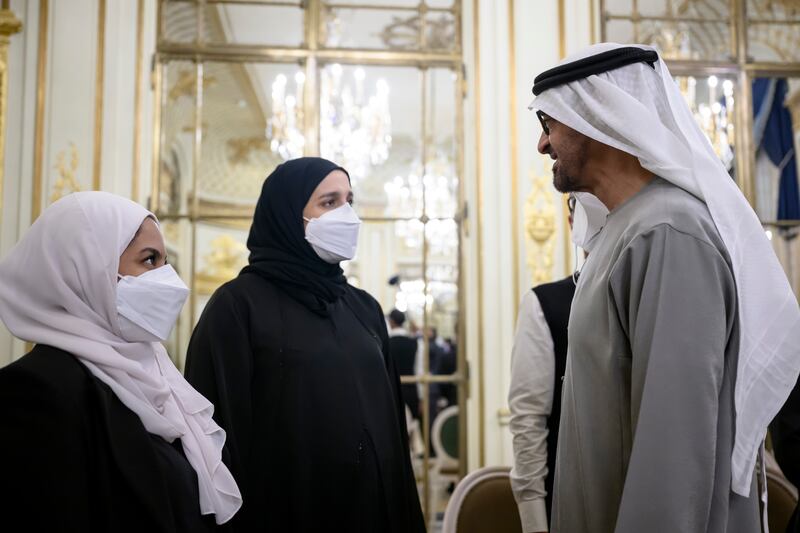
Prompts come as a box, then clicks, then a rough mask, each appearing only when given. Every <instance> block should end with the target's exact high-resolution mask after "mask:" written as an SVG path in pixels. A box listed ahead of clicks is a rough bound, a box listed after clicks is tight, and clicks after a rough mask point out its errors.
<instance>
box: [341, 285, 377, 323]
mask: <svg viewBox="0 0 800 533" xmlns="http://www.w3.org/2000/svg"><path fill="white" fill-rule="evenodd" d="M346 294H347V297H348V298H349V300H350V301H351V302H354V303H357V304H358V305H360V306H362V307H363V308H364V310H367V309H368V310H370V311H372V312H374V313H376V314H377V315H380V316H383V309H382V307H381V304H380V303H379V302H378V300H376V299H375V297H374V296H372V295H371V294H370V293H368V292H367V291H365V290H364V289H360V288H358V287H354V286H353V285H350V284H349V283H348V284H347V292H346Z"/></svg>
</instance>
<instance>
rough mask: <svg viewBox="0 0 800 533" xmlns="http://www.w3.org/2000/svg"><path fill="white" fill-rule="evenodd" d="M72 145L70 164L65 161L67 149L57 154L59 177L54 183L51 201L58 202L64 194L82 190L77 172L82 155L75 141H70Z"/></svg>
mask: <svg viewBox="0 0 800 533" xmlns="http://www.w3.org/2000/svg"><path fill="white" fill-rule="evenodd" d="M69 147H70V161H69V165H67V163H66V162H65V161H64V159H65V156H66V151H67V150H66V149H64V150H61V151H60V152H58V155H56V165H55V168H56V170H58V179H56V181H55V183H53V190H52V192H51V193H50V203H53V202H57V201H58V200H60V199H61V198H63V197H64V196H66V195H67V194H69V193H72V192H78V191H80V190H81V184H80V183H79V182H78V180H77V178H76V177H75V174H76V173H77V172H78V166H79V165H80V156H79V155H78V149H77V148H76V147H75V143H69Z"/></svg>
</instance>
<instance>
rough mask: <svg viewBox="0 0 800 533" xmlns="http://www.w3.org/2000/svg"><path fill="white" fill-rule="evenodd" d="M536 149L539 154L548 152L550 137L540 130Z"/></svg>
mask: <svg viewBox="0 0 800 533" xmlns="http://www.w3.org/2000/svg"><path fill="white" fill-rule="evenodd" d="M536 149H537V150H539V153H540V154H549V153H550V137H549V136H547V135H545V133H544V132H542V135H541V136H540V137H539V144H538V145H537V146H536Z"/></svg>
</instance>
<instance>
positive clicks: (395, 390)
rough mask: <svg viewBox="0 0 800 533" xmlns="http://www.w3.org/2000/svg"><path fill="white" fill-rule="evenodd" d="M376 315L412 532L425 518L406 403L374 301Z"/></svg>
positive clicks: (382, 322)
mask: <svg viewBox="0 0 800 533" xmlns="http://www.w3.org/2000/svg"><path fill="white" fill-rule="evenodd" d="M376 307H377V312H378V317H377V323H378V324H379V326H378V337H379V338H380V341H381V348H382V351H383V359H384V361H385V363H386V371H387V373H388V374H389V383H390V384H391V387H392V396H393V397H394V403H395V410H396V411H397V422H398V424H399V425H400V437H401V440H402V446H403V457H404V461H403V470H404V472H405V488H406V491H407V499H406V501H407V502H408V503H409V509H408V520H409V521H408V523H409V525H411V526H412V527H414V529H413V530H411V531H413V532H417V531H421V532H424V531H425V519H424V518H423V516H422V508H421V507H420V505H419V494H418V493H417V481H416V478H415V477H414V469H413V467H412V466H411V451H410V447H409V439H408V426H407V424H406V410H405V409H406V408H405V406H406V404H405V402H404V401H403V395H402V392H401V390H402V389H401V387H400V373H399V372H398V371H397V366H396V365H395V362H394V359H393V358H392V356H391V354H390V352H389V331H388V330H387V329H386V320H384V318H383V310H382V309H381V306H380V304H378V303H377V302H376Z"/></svg>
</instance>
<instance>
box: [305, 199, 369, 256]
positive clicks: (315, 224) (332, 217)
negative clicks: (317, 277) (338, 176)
mask: <svg viewBox="0 0 800 533" xmlns="http://www.w3.org/2000/svg"><path fill="white" fill-rule="evenodd" d="M303 220H305V221H306V222H308V224H307V225H306V240H307V241H308V243H309V244H310V245H311V247H312V248H313V249H314V251H315V252H317V255H318V256H320V257H321V258H322V260H323V261H326V262H328V263H331V264H335V263H339V262H340V261H348V260H350V259H352V258H353V257H355V255H356V247H357V246H358V230H359V228H360V227H361V219H360V218H358V215H356V212H355V211H354V210H353V206H351V205H350V204H349V203H345V204H344V205H343V206H341V207H337V208H336V209H334V210H333V211H328V212H327V213H325V214H324V215H322V216H321V217H319V218H312V219H308V218H305V217H303Z"/></svg>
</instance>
